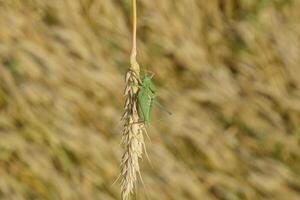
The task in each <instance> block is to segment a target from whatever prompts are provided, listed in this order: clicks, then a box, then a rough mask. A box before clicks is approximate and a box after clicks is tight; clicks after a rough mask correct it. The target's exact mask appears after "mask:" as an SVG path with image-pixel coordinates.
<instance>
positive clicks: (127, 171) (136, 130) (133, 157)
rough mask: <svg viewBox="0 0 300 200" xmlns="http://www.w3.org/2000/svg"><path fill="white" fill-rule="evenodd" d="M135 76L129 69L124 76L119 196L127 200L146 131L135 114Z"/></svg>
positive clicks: (137, 170)
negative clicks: (124, 100) (124, 101)
mask: <svg viewBox="0 0 300 200" xmlns="http://www.w3.org/2000/svg"><path fill="white" fill-rule="evenodd" d="M138 81H139V80H138V77H137V74H136V73H135V72H134V71H133V70H132V69H130V70H129V71H128V72H127V74H126V89H125V95H126V103H125V112H124V115H123V120H124V129H123V136H122V144H123V148H124V153H123V156H122V162H121V174H120V175H121V196H122V200H127V199H128V198H129V196H130V194H131V193H132V191H133V189H134V185H135V183H136V181H137V177H138V175H139V176H140V168H139V158H141V157H142V153H143V149H144V147H145V146H144V145H145V143H144V138H143V132H144V131H146V129H145V126H144V124H143V123H140V122H139V116H138V112H137V92H138V87H137V86H136V85H137V84H138Z"/></svg>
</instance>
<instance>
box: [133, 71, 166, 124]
mask: <svg viewBox="0 0 300 200" xmlns="http://www.w3.org/2000/svg"><path fill="white" fill-rule="evenodd" d="M153 76H154V74H152V75H151V76H148V75H145V77H144V78H143V80H142V81H141V83H140V86H139V92H138V113H139V116H140V117H141V118H142V119H143V121H144V123H145V125H146V126H148V125H149V124H150V121H151V114H152V108H153V104H154V103H155V104H156V105H158V106H159V107H160V108H163V106H162V105H160V104H159V103H158V102H157V101H156V99H155V98H156V94H155V86H154V84H153V83H152V78H153ZM163 110H165V109H163ZM165 111H166V112H167V113H168V114H170V115H171V113H170V112H169V111H167V110H165Z"/></svg>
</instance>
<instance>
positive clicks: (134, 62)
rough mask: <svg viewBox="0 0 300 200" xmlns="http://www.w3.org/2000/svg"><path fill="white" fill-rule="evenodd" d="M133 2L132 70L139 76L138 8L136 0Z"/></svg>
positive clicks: (132, 0)
mask: <svg viewBox="0 0 300 200" xmlns="http://www.w3.org/2000/svg"><path fill="white" fill-rule="evenodd" d="M131 2H132V50H131V57H130V62H131V69H132V70H133V71H135V72H136V73H137V74H139V72H140V66H139V64H138V62H137V60H136V55H137V50H136V29H137V28H136V27H137V11H136V10H137V8H136V7H137V6H136V0H131Z"/></svg>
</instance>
